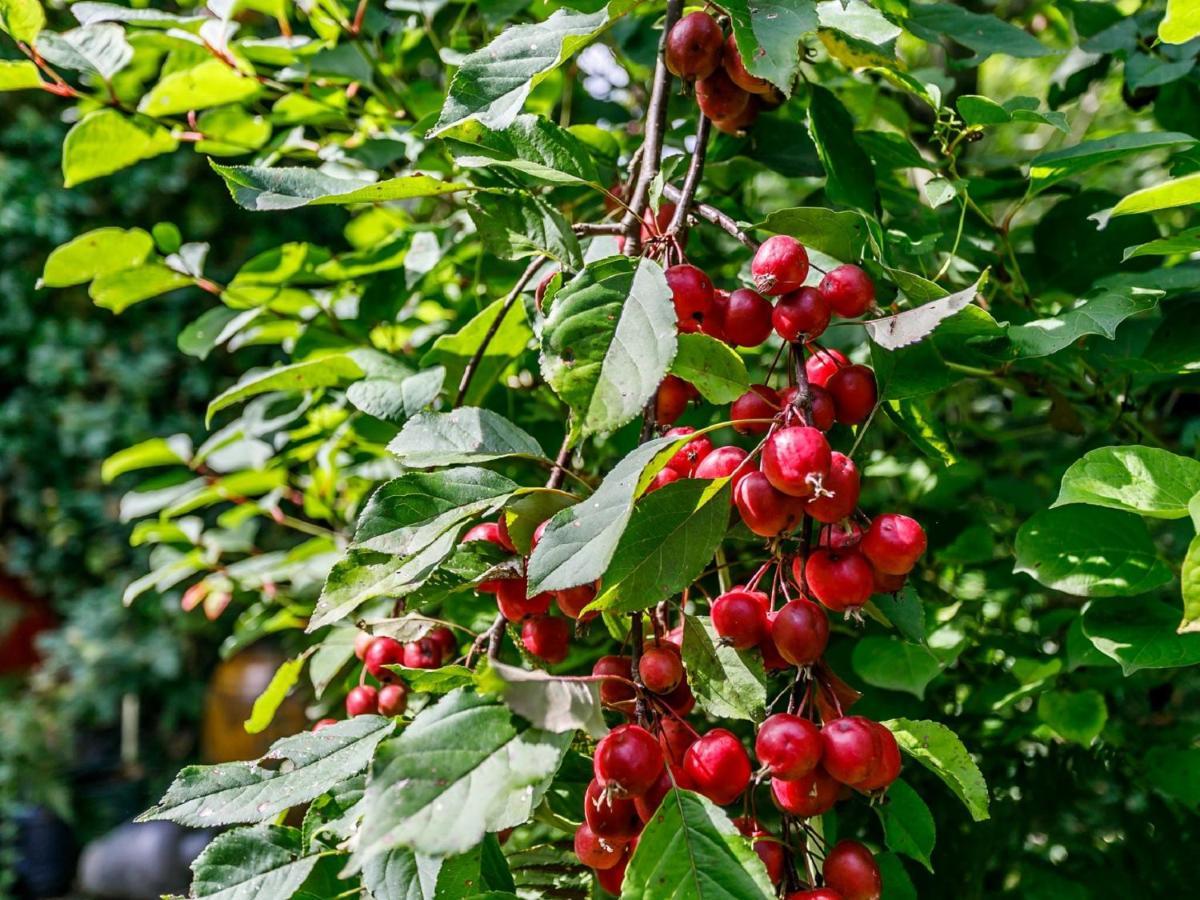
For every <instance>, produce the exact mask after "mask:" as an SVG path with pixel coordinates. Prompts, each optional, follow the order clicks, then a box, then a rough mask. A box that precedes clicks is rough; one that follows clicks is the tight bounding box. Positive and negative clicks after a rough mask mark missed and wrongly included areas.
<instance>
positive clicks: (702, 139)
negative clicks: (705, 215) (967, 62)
mask: <svg viewBox="0 0 1200 900" xmlns="http://www.w3.org/2000/svg"><path fill="white" fill-rule="evenodd" d="M711 132H712V122H711V121H710V120H709V118H708V116H706V115H704V114H703V113H701V114H700V124H699V125H697V126H696V146H695V148H694V149H693V150H692V161H691V163H690V164H689V165H688V170H687V175H685V176H684V179H683V188H682V189H681V190H680V192H679V200H678V201H676V206H675V215H674V216H672V217H671V224H670V225H668V226H667V236H668V237H671V238H675V239H676V240H677V241H678V242H679V244H680V245H681V246H682V244H683V242H684V239H685V238H686V237H687V221H688V214H689V213H690V212H691V209H692V204H693V203H694V202H695V200H696V189H697V188H698V187H700V176H701V175H703V174H704V157H705V156H706V155H707V154H708V136H709V134H710V133H711Z"/></svg>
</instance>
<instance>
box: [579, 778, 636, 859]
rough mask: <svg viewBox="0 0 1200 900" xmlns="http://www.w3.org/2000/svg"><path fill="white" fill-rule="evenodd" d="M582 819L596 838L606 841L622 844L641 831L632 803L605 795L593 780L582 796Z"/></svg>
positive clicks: (609, 794) (608, 794)
mask: <svg viewBox="0 0 1200 900" xmlns="http://www.w3.org/2000/svg"><path fill="white" fill-rule="evenodd" d="M583 817H584V820H585V821H586V822H587V824H588V827H589V828H591V829H592V831H593V832H594V833H595V834H596V836H597V837H602V838H604V839H605V840H606V841H615V842H619V843H621V844H624V843H625V842H626V841H628V840H629V839H630V838H632V837H633V836H634V835H635V834H637V833H638V832H639V831H641V829H642V823H641V820H640V819H638V814H637V810H636V809H635V808H634V806H633V801H632V800H628V799H625V798H623V797H616V796H614V795H613V794H612V793H611V792H609V793H607V794H606V793H605V791H604V788H602V787H601V786H600V784H599V782H597V781H596V780H595V779H592V781H591V783H589V784H588V786H587V791H586V793H584V795H583Z"/></svg>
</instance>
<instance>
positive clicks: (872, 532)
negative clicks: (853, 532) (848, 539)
mask: <svg viewBox="0 0 1200 900" xmlns="http://www.w3.org/2000/svg"><path fill="white" fill-rule="evenodd" d="M925 544H926V540H925V529H924V528H922V527H921V523H920V522H918V521H917V520H916V519H910V518H909V517H908V516H902V515H900V514H899V513H884V514H883V515H881V516H876V517H875V518H874V520H872V522H871V526H870V527H869V528H868V529H867V533H866V534H864V535H863V539H862V552H863V553H864V554H866V557H867V559H869V560H870V561H871V565H873V566H874V567H875V568H876V569H878V570H879V571H880V572H883V573H884V574H887V575H907V574H908V573H909V572H911V571H912V568H913V566H915V565H916V564H917V560H918V559H920V558H921V555H922V554H923V553H924V552H925Z"/></svg>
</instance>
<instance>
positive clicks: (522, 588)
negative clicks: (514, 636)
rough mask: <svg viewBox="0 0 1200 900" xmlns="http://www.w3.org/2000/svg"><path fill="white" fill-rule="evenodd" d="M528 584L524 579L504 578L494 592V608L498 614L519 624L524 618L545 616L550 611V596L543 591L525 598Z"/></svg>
mask: <svg viewBox="0 0 1200 900" xmlns="http://www.w3.org/2000/svg"><path fill="white" fill-rule="evenodd" d="M528 590H529V582H527V581H526V580H525V579H524V578H505V579H503V580H502V581H501V582H500V589H499V590H497V591H496V606H498V607H499V608H500V614H501V615H502V616H504V618H506V619H508V621H510V622H519V621H521V620H522V619H524V618H525V617H526V616H541V615H545V613H547V612H548V611H549V610H550V600H551V595H550V594H549V593H548V592H545V591H543V592H542V593H540V594H534V595H533V596H532V597H526V596H525V594H526V593H527V592H528Z"/></svg>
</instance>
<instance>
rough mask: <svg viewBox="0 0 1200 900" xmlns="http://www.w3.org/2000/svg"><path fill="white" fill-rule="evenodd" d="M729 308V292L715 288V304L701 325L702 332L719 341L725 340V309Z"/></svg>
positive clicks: (713, 303)
mask: <svg viewBox="0 0 1200 900" xmlns="http://www.w3.org/2000/svg"><path fill="white" fill-rule="evenodd" d="M728 306H729V291H723V290H721V289H720V288H713V302H712V306H711V307H709V310H708V315H707V316H705V317H704V321H703V322H701V323H700V330H701V331H703V332H704V333H705V334H707V335H708V336H709V337H714V338H716V339H717V340H718V341H723V340H725V309H726V307H728Z"/></svg>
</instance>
